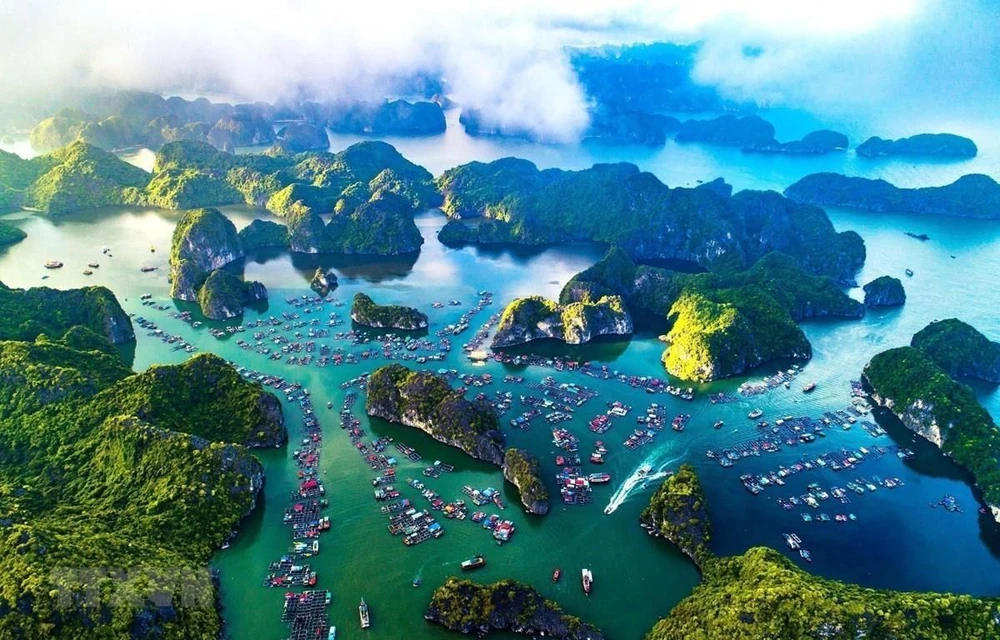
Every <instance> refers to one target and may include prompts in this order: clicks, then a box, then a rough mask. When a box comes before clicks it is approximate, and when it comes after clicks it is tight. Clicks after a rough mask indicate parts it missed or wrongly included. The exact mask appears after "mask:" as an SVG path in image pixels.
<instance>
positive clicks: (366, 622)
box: [358, 598, 371, 629]
mask: <svg viewBox="0 0 1000 640" xmlns="http://www.w3.org/2000/svg"><path fill="white" fill-rule="evenodd" d="M358 615H359V616H360V617H361V628H362V629H367V628H368V627H370V626H371V617H370V616H369V614H368V605H367V604H365V599H364V598H361V604H360V605H358Z"/></svg>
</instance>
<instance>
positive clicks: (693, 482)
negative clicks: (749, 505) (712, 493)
mask: <svg viewBox="0 0 1000 640" xmlns="http://www.w3.org/2000/svg"><path fill="white" fill-rule="evenodd" d="M705 509H706V505H705V503H704V497H703V496H702V494H701V490H700V486H699V483H698V478H697V475H696V474H695V473H694V470H693V469H692V468H690V467H681V469H680V470H679V471H678V473H677V475H675V476H674V477H672V478H668V479H667V480H665V481H664V483H663V485H662V486H661V487H660V489H659V490H657V492H656V493H655V494H654V495H653V497H652V499H651V500H650V505H649V507H647V509H646V510H645V511H644V512H643V521H644V523H646V524H647V525H649V524H653V525H659V531H661V532H662V533H663V535H664V537H666V538H667V539H670V540H672V541H674V542H675V544H677V545H678V546H679V547H680V548H681V550H682V551H684V552H685V553H686V554H687V555H689V556H691V557H692V558H693V559H694V560H695V562H696V563H698V565H699V568H700V569H701V573H702V582H701V584H700V585H699V586H697V587H696V588H695V590H694V592H693V593H692V594H691V595H689V596H688V597H686V598H685V599H684V600H681V602H680V603H678V604H677V606H675V607H674V608H673V609H672V610H671V611H670V614H669V615H668V616H667V617H665V618H663V619H662V620H660V621H659V622H657V623H656V625H655V626H654V627H653V629H652V630H651V631H650V632H649V633H648V634H647V635H646V640H736V639H745V640H759V639H761V638H776V639H777V638H781V639H784V638H788V639H792V638H795V639H798V638H884V639H887V640H888V639H890V638H898V639H903V638H922V639H926V640H951V639H952V638H970V639H977V640H986V639H987V638H992V637H995V636H996V634H997V633H998V632H1000V599H996V598H974V597H972V596H964V595H953V594H941V593H910V592H902V591H889V590H884V589H866V588H864V587H860V586H858V585H854V584H848V583H844V582H838V581H836V580H827V579H824V578H819V577H816V576H813V575H811V574H809V573H808V572H806V571H803V570H802V569H799V568H798V567H796V566H795V565H794V564H793V563H792V562H791V561H790V560H788V559H787V558H785V557H784V556H783V555H782V554H780V553H779V552H777V551H774V550H773V549H768V548H765V547H753V548H751V549H749V550H748V551H746V552H745V553H743V554H742V555H738V556H730V557H718V556H714V555H713V554H712V553H711V552H710V551H709V550H708V549H707V547H706V546H705V544H704V543H705V542H706V541H707V539H708V532H709V526H710V525H709V522H708V521H707V517H706V515H705Z"/></svg>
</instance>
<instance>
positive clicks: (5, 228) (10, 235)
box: [0, 222, 28, 247]
mask: <svg viewBox="0 0 1000 640" xmlns="http://www.w3.org/2000/svg"><path fill="white" fill-rule="evenodd" d="M27 237H28V234H27V233H25V232H24V231H23V230H21V229H20V228H19V227H15V226H14V225H12V224H7V223H6V222H0V247H6V246H7V245H11V244H17V243H18V242H20V241H21V240H24V239H25V238H27Z"/></svg>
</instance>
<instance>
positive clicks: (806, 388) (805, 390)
mask: <svg viewBox="0 0 1000 640" xmlns="http://www.w3.org/2000/svg"><path fill="white" fill-rule="evenodd" d="M815 389H816V383H815V382H810V383H809V384H807V385H806V386H804V387H802V393H810V392H812V391H813V390H815Z"/></svg>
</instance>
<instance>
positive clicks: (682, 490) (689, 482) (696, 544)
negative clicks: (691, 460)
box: [639, 464, 712, 566]
mask: <svg viewBox="0 0 1000 640" xmlns="http://www.w3.org/2000/svg"><path fill="white" fill-rule="evenodd" d="M639 520H640V521H641V522H642V524H643V526H644V527H646V528H647V530H649V531H650V532H651V533H654V534H656V535H661V536H663V537H664V538H666V539H667V540H669V541H670V542H672V543H674V545H676V546H677V548H678V549H680V550H681V551H682V552H683V553H684V555H686V556H688V557H689V558H691V560H692V561H693V562H694V563H695V564H697V565H699V566H700V565H701V563H702V561H703V560H706V559H708V558H709V557H710V556H711V551H709V550H708V542H709V540H711V531H712V526H711V523H710V522H709V520H708V511H707V505H706V504H705V493H704V491H703V490H702V488H701V481H700V480H699V479H698V474H697V473H696V472H695V470H694V467H692V466H691V465H689V464H682V465H681V466H680V468H679V469H678V470H677V472H676V473H675V474H673V475H672V476H670V477H669V478H667V479H666V480H664V481H663V484H661V485H660V487H659V488H658V489H657V490H656V492H655V493H653V496H652V497H651V498H650V499H649V504H648V505H647V506H646V508H645V509H643V511H642V515H641V516H640V517H639Z"/></svg>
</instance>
